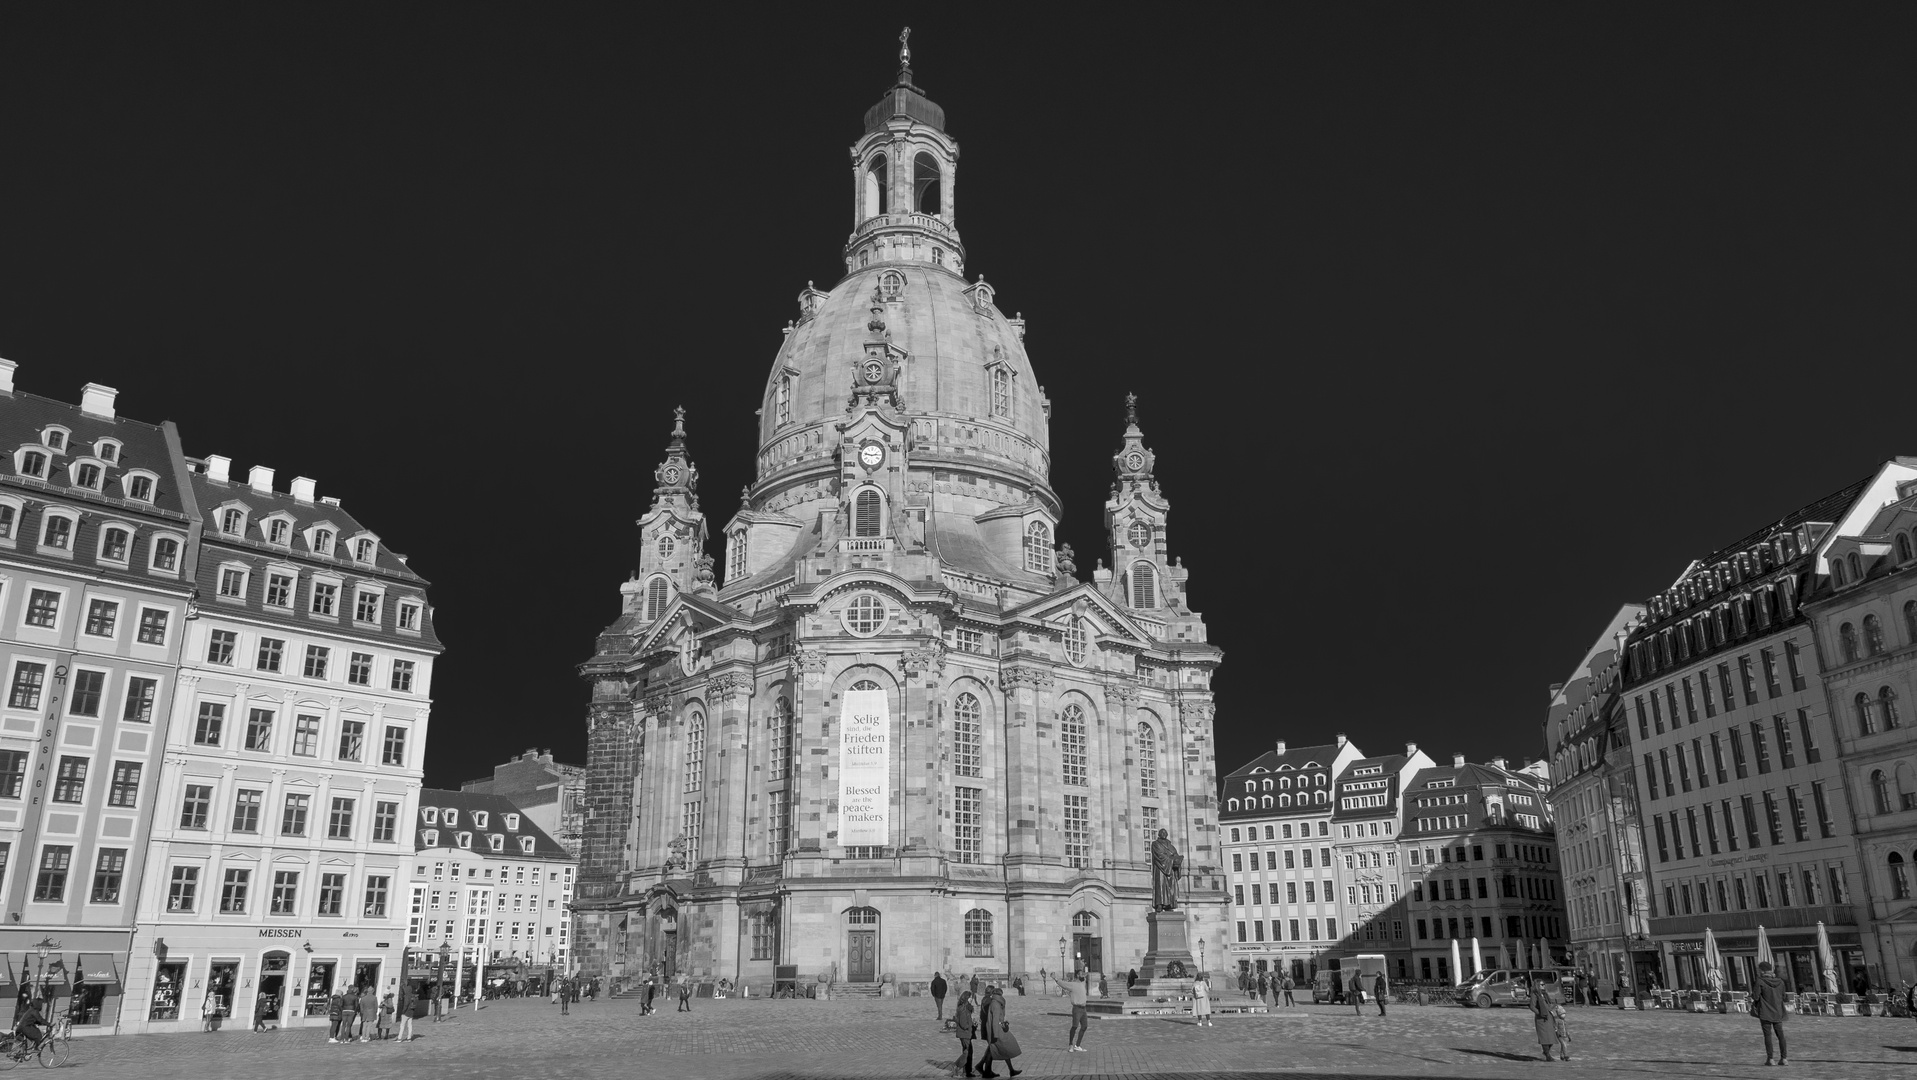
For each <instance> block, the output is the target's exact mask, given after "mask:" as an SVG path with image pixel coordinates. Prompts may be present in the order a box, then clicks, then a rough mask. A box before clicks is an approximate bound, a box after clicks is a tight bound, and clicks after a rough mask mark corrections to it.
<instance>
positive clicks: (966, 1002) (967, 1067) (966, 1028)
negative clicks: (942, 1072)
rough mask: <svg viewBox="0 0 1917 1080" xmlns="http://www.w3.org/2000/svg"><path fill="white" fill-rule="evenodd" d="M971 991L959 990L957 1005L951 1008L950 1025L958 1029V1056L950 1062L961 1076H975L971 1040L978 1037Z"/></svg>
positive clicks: (976, 1016) (976, 1018)
mask: <svg viewBox="0 0 1917 1080" xmlns="http://www.w3.org/2000/svg"><path fill="white" fill-rule="evenodd" d="M973 1010H974V1006H973V1004H972V992H971V991H970V990H960V991H959V997H958V1005H957V1006H956V1007H955V1008H954V1009H953V1010H952V1026H953V1028H954V1029H956V1030H957V1031H958V1041H959V1056H958V1060H957V1061H954V1062H953V1063H952V1064H953V1066H955V1067H956V1068H957V1069H958V1070H959V1075H961V1076H976V1075H978V1074H977V1073H975V1072H973V1071H972V1040H973V1039H975V1038H977V1037H978V1015H977V1013H976V1012H974V1011H973Z"/></svg>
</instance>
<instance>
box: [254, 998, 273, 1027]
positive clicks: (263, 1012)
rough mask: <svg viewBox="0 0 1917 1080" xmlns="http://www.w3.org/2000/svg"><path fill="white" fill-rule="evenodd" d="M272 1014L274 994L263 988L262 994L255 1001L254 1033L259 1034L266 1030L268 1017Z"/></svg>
mask: <svg viewBox="0 0 1917 1080" xmlns="http://www.w3.org/2000/svg"><path fill="white" fill-rule="evenodd" d="M272 1015H273V995H271V994H269V993H267V992H266V991H264V990H262V991H260V996H259V997H258V998H257V999H255V1000H254V1002H253V1034H255V1035H258V1034H259V1033H261V1032H263V1031H265V1030H266V1018H267V1017H269V1016H272Z"/></svg>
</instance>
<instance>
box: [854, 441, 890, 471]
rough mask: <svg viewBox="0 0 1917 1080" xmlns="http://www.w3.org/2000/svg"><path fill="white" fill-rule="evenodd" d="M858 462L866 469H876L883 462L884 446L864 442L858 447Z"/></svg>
mask: <svg viewBox="0 0 1917 1080" xmlns="http://www.w3.org/2000/svg"><path fill="white" fill-rule="evenodd" d="M859 464H861V465H863V466H865V467H866V468H868V469H876V468H878V467H879V466H880V465H883V464H885V447H883V446H880V445H879V444H878V443H866V444H865V445H864V446H861V447H859Z"/></svg>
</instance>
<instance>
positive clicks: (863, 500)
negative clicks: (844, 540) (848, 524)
mask: <svg viewBox="0 0 1917 1080" xmlns="http://www.w3.org/2000/svg"><path fill="white" fill-rule="evenodd" d="M879 506H880V503H879V493H878V492H877V491H876V490H874V489H872V488H866V489H865V490H863V491H861V492H859V494H858V496H857V497H856V498H854V499H853V500H852V535H853V536H883V535H885V534H884V533H883V532H881V531H880V528H879V526H880V520H881V516H882V515H881V514H880V512H879Z"/></svg>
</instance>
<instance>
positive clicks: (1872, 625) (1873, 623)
mask: <svg viewBox="0 0 1917 1080" xmlns="http://www.w3.org/2000/svg"><path fill="white" fill-rule="evenodd" d="M1883 651H1884V624H1883V622H1882V620H1880V619H1878V618H1877V616H1875V615H1866V616H1864V655H1866V656H1876V655H1877V654H1878V653H1880V652H1883Z"/></svg>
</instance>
